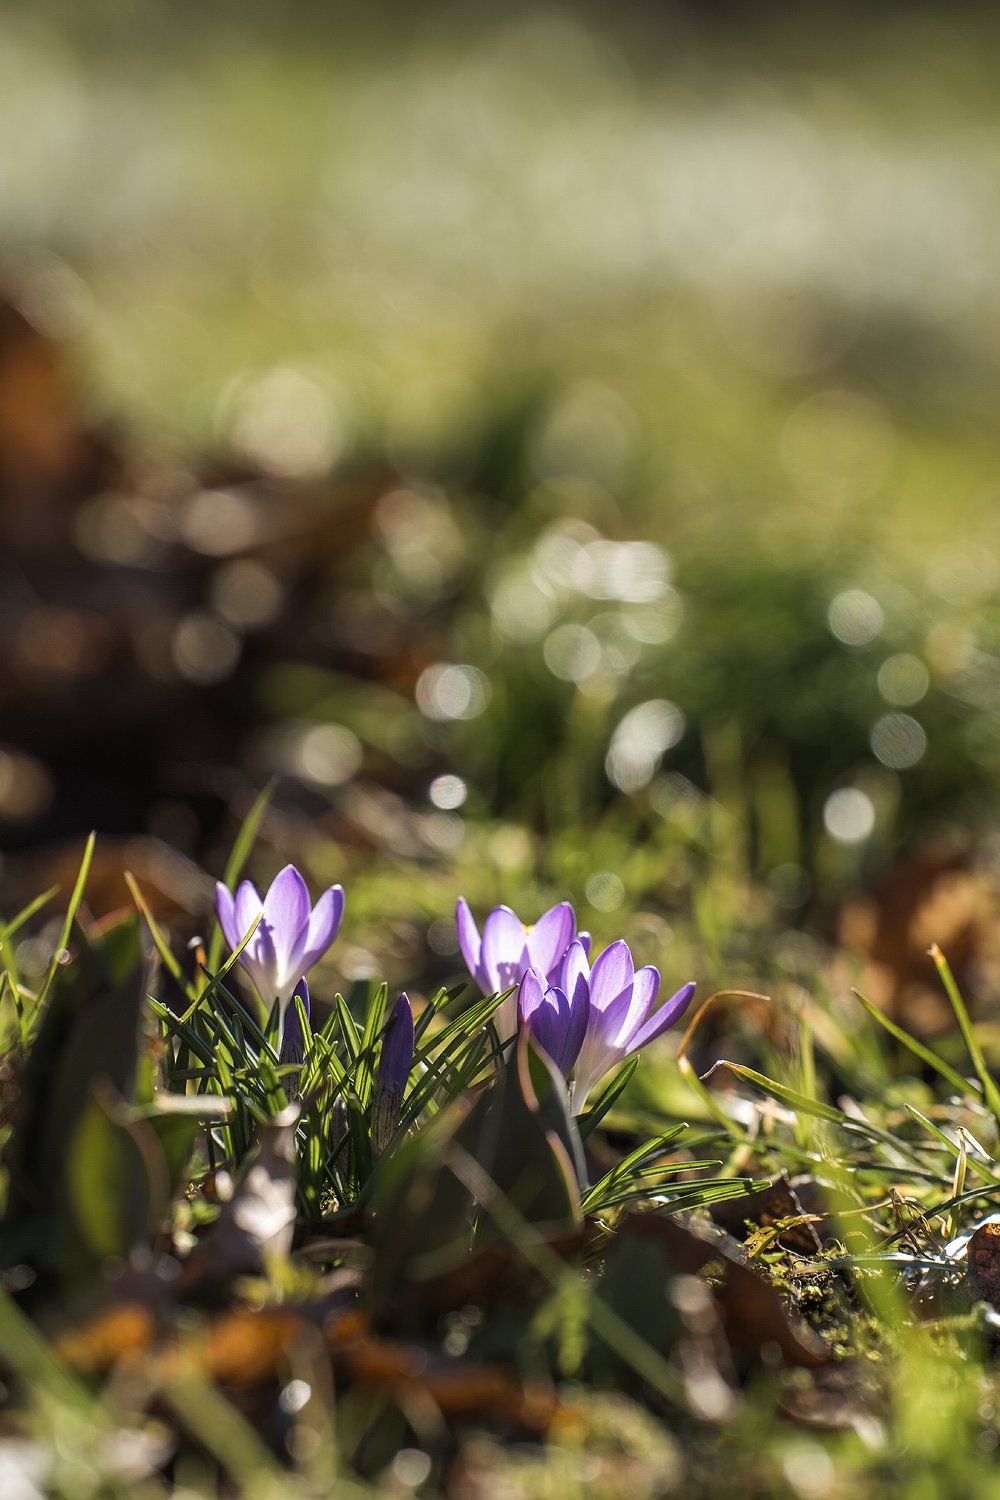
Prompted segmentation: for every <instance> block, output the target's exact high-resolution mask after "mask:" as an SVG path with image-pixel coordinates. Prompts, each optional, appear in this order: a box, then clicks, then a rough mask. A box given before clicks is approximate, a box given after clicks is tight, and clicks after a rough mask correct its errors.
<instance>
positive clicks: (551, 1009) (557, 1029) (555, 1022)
mask: <svg viewBox="0 0 1000 1500" xmlns="http://www.w3.org/2000/svg"><path fill="white" fill-rule="evenodd" d="M529 972H530V971H529ZM569 1014H570V1013H569V1001H568V1000H567V999H566V996H565V995H564V994H563V992H562V990H560V989H556V987H555V986H554V985H553V986H550V988H549V989H547V990H546V991H545V994H544V997H543V998H542V999H541V1000H540V1002H539V1005H538V1007H537V1009H536V1010H535V1011H534V1012H533V1013H532V1014H531V1016H530V1018H529V1020H528V1029H529V1031H530V1032H531V1035H532V1037H533V1038H534V1040H535V1041H536V1042H537V1043H538V1045H539V1047H541V1048H542V1051H543V1052H546V1053H547V1054H548V1056H549V1057H550V1058H551V1059H552V1061H553V1062H554V1063H555V1065H556V1067H557V1068H558V1069H559V1071H560V1073H562V1074H564V1075H565V1074H566V1073H568V1072H569V1070H570V1068H571V1067H572V1066H573V1063H574V1062H575V1061H576V1052H572V1053H571V1051H570V1048H569V1046H568V1043H569V1041H570V1037H569ZM577 1050H579V1049H577Z"/></svg>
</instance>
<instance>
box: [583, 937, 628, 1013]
mask: <svg viewBox="0 0 1000 1500" xmlns="http://www.w3.org/2000/svg"><path fill="white" fill-rule="evenodd" d="M634 974H635V966H634V964H633V963H632V955H631V953H630V952H629V949H628V944H627V943H626V942H623V941H622V939H621V938H619V940H618V942H617V943H612V944H611V947H610V948H605V950H604V952H603V953H602V954H601V955H600V956H599V957H598V958H597V959H596V960H595V962H594V967H593V968H592V969H591V971H590V1003H591V1005H592V1006H593V1008H594V1009H595V1010H606V1009H607V1008H608V1006H609V1005H611V1003H612V1002H613V1001H615V1000H617V999H618V997H619V995H621V994H622V993H623V992H624V991H626V990H631V988H632V979H633V976H634Z"/></svg>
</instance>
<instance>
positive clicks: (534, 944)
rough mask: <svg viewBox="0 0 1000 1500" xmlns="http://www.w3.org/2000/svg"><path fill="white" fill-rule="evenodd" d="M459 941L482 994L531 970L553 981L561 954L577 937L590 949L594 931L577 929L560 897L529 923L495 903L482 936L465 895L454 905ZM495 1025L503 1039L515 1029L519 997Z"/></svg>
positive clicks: (505, 986)
mask: <svg viewBox="0 0 1000 1500" xmlns="http://www.w3.org/2000/svg"><path fill="white" fill-rule="evenodd" d="M455 925H456V927H457V928H458V942H459V946H460V948H461V950H462V957H463V958H464V959H465V962H466V964H467V965H468V969H469V973H470V974H471V975H472V977H473V979H474V980H475V981H476V983H477V984H478V986H479V988H480V989H481V990H482V992H483V994H484V995H496V994H499V993H500V991H501V990H509V989H511V988H512V987H513V986H514V985H515V984H520V982H521V979H522V978H523V976H524V973H525V971H526V970H527V969H530V968H535V969H538V970H539V971H540V972H541V973H542V974H543V975H545V977H546V978H547V979H548V980H549V981H555V980H556V979H557V978H558V975H559V970H560V968H561V966H562V960H563V955H564V954H565V952H566V950H567V948H568V947H569V945H570V943H572V942H573V941H574V939H575V940H576V941H577V942H579V943H581V944H582V945H584V947H585V951H586V952H588V953H589V951H590V934H589V933H587V932H581V933H579V934H578V933H577V930H576V916H575V914H574V912H573V908H572V907H571V906H570V904H569V902H568V901H561V902H560V903H559V905H558V906H553V907H550V909H549V910H548V911H547V912H545V913H544V915H543V916H541V917H539V919H538V921H537V922H536V923H535V924H534V926H532V927H529V926H526V925H525V924H524V923H523V922H522V921H521V919H520V917H517V916H515V915H514V913H513V912H512V911H511V909H510V907H509V906H495V907H494V908H493V910H492V911H491V912H490V914H489V916H488V917H487V918H486V921H485V922H484V923H483V933H482V937H480V935H479V928H478V927H477V926H476V923H475V919H474V917H473V915H472V912H471V911H470V910H469V903H468V902H467V901H466V900H465V897H464V896H462V897H460V898H459V902H458V905H457V907H456V908H455ZM493 1023H494V1025H495V1026H496V1029H497V1034H498V1035H499V1037H500V1040H501V1042H506V1041H507V1040H508V1039H509V1038H510V1037H512V1036H513V1035H514V1033H515V1032H516V1030H517V1000H516V998H515V997H514V996H513V995H509V996H508V997H507V999H506V1000H505V1001H504V1002H503V1004H502V1005H501V1006H500V1008H499V1009H498V1010H497V1011H495V1012H494V1015H493Z"/></svg>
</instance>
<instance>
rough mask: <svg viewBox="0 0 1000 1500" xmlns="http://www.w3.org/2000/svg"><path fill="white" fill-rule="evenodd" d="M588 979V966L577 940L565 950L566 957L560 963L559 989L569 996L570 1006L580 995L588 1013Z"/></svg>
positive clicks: (582, 949)
mask: <svg viewBox="0 0 1000 1500" xmlns="http://www.w3.org/2000/svg"><path fill="white" fill-rule="evenodd" d="M589 979H590V965H589V964H588V962H587V955H586V953H585V951H584V947H583V944H582V943H581V942H580V941H579V939H577V941H576V942H575V943H570V945H569V947H568V948H567V949H566V957H565V958H564V959H563V961H562V966H561V969H560V974H559V988H560V989H561V990H563V991H564V992H565V993H566V994H567V995H568V996H569V999H570V1003H571V1004H573V1003H574V1002H575V1000H576V997H577V995H578V993H582V995H583V1003H584V1006H585V1008H586V1009H587V1010H588V1011H589V1009H590V988H589V983H588V981H589Z"/></svg>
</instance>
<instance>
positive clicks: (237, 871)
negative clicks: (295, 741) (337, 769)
mask: <svg viewBox="0 0 1000 1500" xmlns="http://www.w3.org/2000/svg"><path fill="white" fill-rule="evenodd" d="M276 785H277V781H276V779H273V778H272V780H271V781H269V782H268V783H267V786H266V787H265V788H264V790H263V791H262V792H261V793H260V796H259V797H258V798H257V800H256V802H255V803H254V804H253V806H252V807H251V809H250V811H249V812H248V813H247V815H246V817H245V818H244V819H243V822H242V824H241V826H240V831H239V833H238V834H237V835H236V842H235V843H234V844H233V848H232V853H231V854H230V856H229V859H228V860H227V862H226V868H225V871H224V872H223V876H222V883H223V885H226V886H228V887H229V889H230V890H232V889H233V885H234V884H235V882H236V881H237V880H238V879H239V877H240V875H241V874H242V873H243V866H244V865H245V864H246V862H247V859H248V857H249V854H250V850H251V849H252V848H253V844H254V840H255V839H256V837H257V834H258V833H259V832H260V825H261V823H263V821H264V814H265V813H266V812H267V809H268V806H269V805H270V802H271V798H272V797H273V796H274V788H275V786H276ZM224 943H225V935H224V933H223V931H222V928H221V927H220V926H219V923H218V922H217V921H216V923H215V925H214V927H213V928H212V937H211V940H210V942H209V945H208V967H209V968H210V969H212V970H213V971H214V970H215V969H217V968H218V967H219V959H220V958H221V957H222V947H223V944H224Z"/></svg>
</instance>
